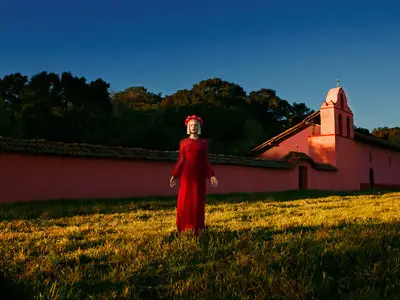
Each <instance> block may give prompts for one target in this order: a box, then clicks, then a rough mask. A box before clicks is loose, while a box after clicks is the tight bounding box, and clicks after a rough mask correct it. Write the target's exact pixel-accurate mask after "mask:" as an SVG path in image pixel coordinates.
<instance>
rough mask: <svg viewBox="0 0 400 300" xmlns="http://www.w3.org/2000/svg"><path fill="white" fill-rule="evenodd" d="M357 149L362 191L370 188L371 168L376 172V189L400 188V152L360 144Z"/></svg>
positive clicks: (357, 144)
mask: <svg viewBox="0 0 400 300" xmlns="http://www.w3.org/2000/svg"><path fill="white" fill-rule="evenodd" d="M356 148H357V155H358V157H357V158H358V163H359V165H360V168H359V178H360V188H361V189H366V188H369V187H370V184H369V170H370V168H372V169H373V171H374V181H375V188H394V187H396V188H400V152H398V151H391V150H389V149H384V148H381V147H377V146H374V145H368V144H364V143H358V142H357V143H356ZM370 153H371V160H370Z"/></svg>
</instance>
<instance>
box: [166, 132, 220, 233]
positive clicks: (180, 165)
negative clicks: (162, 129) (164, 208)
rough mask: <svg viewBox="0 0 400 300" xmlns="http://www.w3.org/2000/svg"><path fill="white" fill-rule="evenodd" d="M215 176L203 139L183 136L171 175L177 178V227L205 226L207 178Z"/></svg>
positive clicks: (205, 142)
mask: <svg viewBox="0 0 400 300" xmlns="http://www.w3.org/2000/svg"><path fill="white" fill-rule="evenodd" d="M214 175H215V172H214V170H213V168H212V167H211V164H210V160H209V157H208V143H207V140H206V139H200V138H199V139H191V138H186V139H183V140H181V142H180V145H179V155H178V160H177V162H176V163H175V166H174V168H173V171H172V176H174V177H176V178H179V179H180V186H179V192H178V204H177V211H176V226H177V229H178V231H179V232H182V231H186V230H194V231H195V233H199V232H200V230H202V229H203V228H204V219H205V216H204V215H205V200H206V179H207V178H211V177H212V176H214Z"/></svg>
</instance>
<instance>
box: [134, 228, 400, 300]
mask: <svg viewBox="0 0 400 300" xmlns="http://www.w3.org/2000/svg"><path fill="white" fill-rule="evenodd" d="M399 229H400V223H398V224H391V223H387V224H339V225H337V226H332V227H323V226H295V227H290V228H286V229H284V230H274V229H268V228H252V229H248V230H237V231H229V230H222V231H220V230H219V228H209V229H208V231H207V232H205V233H204V234H203V235H202V236H201V237H200V238H198V245H199V251H198V253H196V254H193V255H192V256H191V257H188V255H185V254H184V253H171V254H169V256H168V257H166V258H165V260H162V261H152V262H149V264H148V265H145V266H143V267H142V268H141V269H140V270H139V271H138V272H136V273H135V274H133V275H132V277H131V278H132V284H134V283H135V284H136V285H135V289H136V291H137V293H138V294H137V296H139V297H140V298H146V299H147V297H155V298H157V297H161V296H163V297H167V298H169V297H174V296H176V295H171V291H170V290H167V289H165V288H163V287H165V286H168V283H169V282H171V280H173V281H174V282H175V281H185V280H190V281H192V282H193V281H199V282H200V283H201V285H203V286H208V290H202V289H201V288H199V289H197V288H196V287H195V286H191V287H189V288H187V289H184V290H183V291H182V290H181V291H180V292H181V294H180V295H179V297H182V298H193V297H195V298H196V297H200V298H204V299H206V298H209V299H211V298H212V297H213V296H215V295H213V294H212V292H213V291H219V292H218V293H219V295H221V296H222V298H224V299H225V298H229V299H236V298H257V297H260V296H261V295H262V296H263V297H264V298H267V299H278V298H279V299H280V298H291V299H337V298H338V295H340V296H341V297H342V298H349V299H367V298H368V297H371V299H372V298H376V299H396V297H397V296H398V295H399V293H400V286H399V285H398V284H396V282H397V279H396V275H397V276H399V275H400V273H399V271H398V268H399V266H400V265H398V264H397V265H393V262H395V261H398V258H399V254H398V252H396V249H399V248H400V230H399ZM366 232H368V233H370V234H362V233H366ZM333 233H334V235H335V238H332V234H333ZM282 234H283V235H286V236H287V238H285V241H284V242H281V243H274V238H275V237H276V236H278V235H282ZM320 236H326V238H325V239H322V241H321V238H319V237H320ZM181 238H182V237H180V236H179V235H178V234H176V233H172V234H171V235H170V236H168V237H166V238H165V240H164V243H174V242H176V240H179V239H181ZM346 241H348V242H349V244H350V245H351V246H346ZM354 241H356V243H354ZM337 243H342V244H343V246H342V247H336V246H335V245H336V244H337ZM329 246H331V247H329ZM328 248H329V250H327V249H328ZM240 253H242V254H243V255H244V257H247V259H249V257H250V259H249V263H248V264H243V263H241V262H240V260H238V259H237V257H238V256H239V255H240ZM177 264H178V265H181V266H184V267H183V270H182V269H179V270H178V269H175V268H174V266H176V265H177ZM160 265H163V271H162V272H161V273H160V271H159V269H158V268H157V267H158V266H160ZM157 270H158V271H157ZM232 270H235V273H236V274H238V277H237V278H234V276H232V275H231V272H232ZM254 270H258V272H254ZM283 270H284V271H283ZM193 274H196V276H198V277H199V278H198V279H196V276H194V275H193ZM217 274H218V276H219V278H220V280H219V282H216V281H215V278H214V276H216V275H217ZM257 274H258V275H257ZM210 275H212V276H210ZM266 276H269V279H268V280H266ZM206 277H207V278H209V279H207V278H206ZM171 278H172V279H171ZM221 278H226V279H225V280H226V281H225V282H223V281H222V282H221ZM250 278H251V280H249V279H250ZM251 282H254V283H255V282H257V284H256V285H255V284H251ZM280 285H282V286H281V287H280ZM371 287H373V288H371ZM239 295H240V297H239ZM210 297H211V298H210Z"/></svg>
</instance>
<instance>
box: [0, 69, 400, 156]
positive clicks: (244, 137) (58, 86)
mask: <svg viewBox="0 0 400 300" xmlns="http://www.w3.org/2000/svg"><path fill="white" fill-rule="evenodd" d="M109 89H110V84H109V83H107V82H106V81H104V80H103V79H101V78H98V79H96V80H94V81H91V82H89V81H88V80H87V79H86V78H84V77H78V76H74V75H72V74H71V73H70V72H64V73H62V74H55V73H48V72H41V73H39V74H36V75H34V76H32V77H31V78H28V76H25V75H22V74H21V73H14V74H9V75H6V76H4V77H3V78H1V79H0V135H1V136H9V137H15V138H26V139H45V140H51V141H62V142H77V143H91V144H101V145H110V146H123V147H136V148H147V149H157V150H176V149H177V146H178V144H179V140H180V139H181V138H183V137H185V135H186V128H185V127H184V119H185V118H186V116H187V115H192V114H197V115H200V116H202V117H203V118H204V127H203V130H202V131H203V135H204V136H205V137H207V139H208V140H209V143H210V151H212V152H214V153H224V154H236V155H240V154H243V153H246V152H247V151H249V150H250V149H251V148H253V147H254V146H256V145H258V144H260V143H262V142H263V141H265V140H266V139H268V138H270V137H272V136H274V135H276V134H277V133H279V132H281V131H283V130H285V129H287V128H289V127H291V126H293V125H295V124H297V123H298V122H300V121H302V120H303V119H304V118H305V117H306V116H307V115H309V114H310V113H312V112H313V110H311V109H310V108H308V107H307V106H306V104H304V103H293V104H290V103H289V102H288V101H287V100H284V99H282V98H280V97H279V96H278V95H277V94H276V91H275V90H273V89H267V88H262V89H260V90H257V91H251V92H250V93H246V92H245V91H244V89H243V88H242V87H241V86H240V85H238V84H236V83H232V82H228V81H225V80H222V79H220V78H209V79H206V80H203V81H200V82H198V83H196V84H194V85H193V86H192V88H191V89H183V90H178V91H176V92H175V93H173V94H171V95H166V96H162V95H161V94H155V93H152V92H150V91H148V90H147V89H146V88H145V87H143V86H133V87H129V88H127V89H125V90H122V91H119V92H116V93H111V92H110V91H109ZM357 130H358V131H359V132H363V133H367V134H370V133H369V131H368V130H366V129H363V128H359V129H357ZM372 134H373V135H375V136H380V137H382V138H386V139H393V140H396V141H398V142H400V140H398V137H399V136H400V130H398V129H390V128H383V129H382V128H378V129H374V131H373V132H372ZM393 136H395V137H396V138H393Z"/></svg>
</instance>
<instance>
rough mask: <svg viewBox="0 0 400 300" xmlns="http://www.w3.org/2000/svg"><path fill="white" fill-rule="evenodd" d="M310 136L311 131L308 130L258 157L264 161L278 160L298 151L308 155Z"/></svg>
mask: <svg viewBox="0 0 400 300" xmlns="http://www.w3.org/2000/svg"><path fill="white" fill-rule="evenodd" d="M309 134H310V129H309V128H306V129H304V130H302V131H300V132H299V133H297V134H295V135H293V136H292V137H290V138H288V139H287V140H284V141H283V142H281V143H280V144H279V145H278V146H276V147H273V148H271V149H269V150H268V151H265V152H263V153H261V154H260V155H258V157H259V158H263V159H271V160H278V159H281V158H282V157H283V156H285V155H286V154H288V153H289V152H290V151H298V152H303V153H306V154H308V142H307V137H308V135H309Z"/></svg>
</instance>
